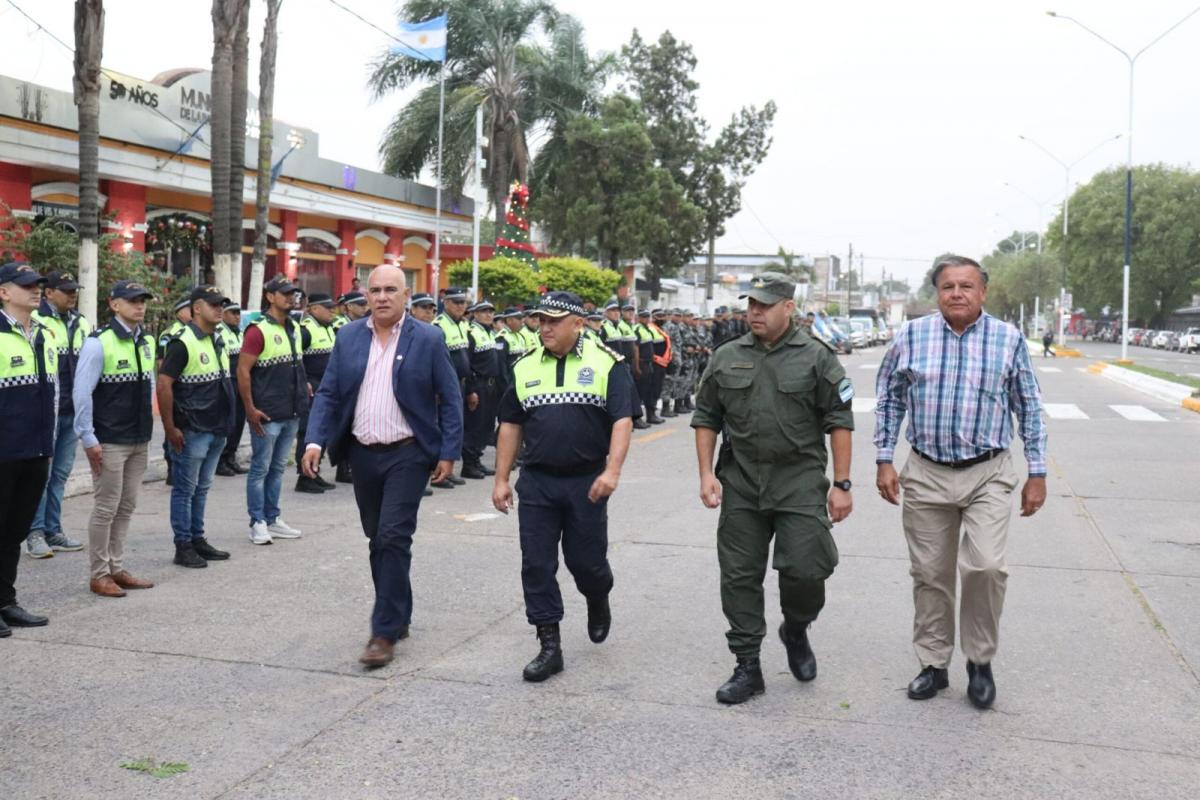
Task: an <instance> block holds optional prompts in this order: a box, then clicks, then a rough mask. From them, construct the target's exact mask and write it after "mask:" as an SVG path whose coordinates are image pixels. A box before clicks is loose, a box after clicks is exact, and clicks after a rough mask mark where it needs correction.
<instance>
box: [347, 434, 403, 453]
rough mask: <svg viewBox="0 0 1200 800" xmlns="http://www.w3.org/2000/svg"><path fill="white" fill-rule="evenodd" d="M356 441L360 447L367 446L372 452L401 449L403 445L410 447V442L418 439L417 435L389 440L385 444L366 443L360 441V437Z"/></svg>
mask: <svg viewBox="0 0 1200 800" xmlns="http://www.w3.org/2000/svg"><path fill="white" fill-rule="evenodd" d="M354 441H355V442H357V444H358V446H359V447H363V448H366V449H367V450H370V451H371V452H372V453H386V452H388V451H389V450H399V449H400V448H401V447H408V446H409V445H410V444H412V443H413V442H415V441H417V439H416V437H415V436H408V437H406V438H404V439H401V440H400V441H398V442H387V443H384V444H365V443H363V442H360V441H358V439H355V440H354Z"/></svg>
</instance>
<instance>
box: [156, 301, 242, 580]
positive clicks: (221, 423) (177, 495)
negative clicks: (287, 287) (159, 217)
mask: <svg viewBox="0 0 1200 800" xmlns="http://www.w3.org/2000/svg"><path fill="white" fill-rule="evenodd" d="M190 298H191V302H192V305H191V309H192V321H191V322H189V323H188V324H187V325H186V326H184V329H183V330H182V331H181V332H180V333H179V334H178V335H177V336H175V337H174V338H173V339H171V341H169V342H167V351H166V353H164V354H163V358H162V365H161V366H160V367H159V370H158V409H159V415H160V417H161V419H162V423H163V430H164V431H165V436H166V440H167V443H168V444H169V445H170V447H171V450H172V456H173V458H174V462H175V485H174V486H172V487H171V530H172V532H173V533H174V536H175V563H176V564H178V565H179V566H181V567H196V568H202V567H207V566H208V562H209V561H224V560H225V559H227V558H229V553H227V552H225V551H224V550H218V549H217V548H215V547H213V546H212V545H211V544H209V543H208V539H207V538H205V536H204V508H205V504H206V502H207V500H208V490H209V487H211V486H212V482H213V475H215V474H216V471H217V462H218V461H219V460H220V458H221V453H222V452H224V450H225V439H226V438H227V437H228V435H229V431H230V430H231V429H232V427H233V422H234V411H233V407H234V392H233V380H232V378H231V376H230V372H229V356H228V355H226V353H225V340H224V337H223V336H222V335H221V333H220V330H219V326H220V325H221V315H222V307H223V306H224V305H225V303H227V302H228V301H229V298H227V297H225V296H224V295H222V294H221V292H220V291H218V290H217V289H216V287H213V286H197V287H196V288H195V289H193V290H192V293H191V295H190Z"/></svg>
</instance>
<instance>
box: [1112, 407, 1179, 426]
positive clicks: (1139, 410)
mask: <svg viewBox="0 0 1200 800" xmlns="http://www.w3.org/2000/svg"><path fill="white" fill-rule="evenodd" d="M1109 408H1111V409H1112V410H1113V411H1115V412H1117V413H1118V414H1120V415H1121V416H1122V417H1124V418H1125V419H1128V420H1133V421H1134V422H1166V421H1167V420H1166V418H1165V417H1162V416H1160V415H1158V414H1156V413H1154V412H1153V411H1151V410H1150V409H1148V408H1146V407H1145V406H1109Z"/></svg>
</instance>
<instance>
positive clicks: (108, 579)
mask: <svg viewBox="0 0 1200 800" xmlns="http://www.w3.org/2000/svg"><path fill="white" fill-rule="evenodd" d="M88 586H89V587H90V588H91V590H92V591H93V592H94V593H96V594H98V595H100V596H101V597H124V596H125V590H124V589H122V588H121V587H120V586H118V585H117V582H116V581H114V580H113V576H112V575H105V576H104V577H103V578H92V582H91V583H90V584H88Z"/></svg>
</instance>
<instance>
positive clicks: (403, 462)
mask: <svg viewBox="0 0 1200 800" xmlns="http://www.w3.org/2000/svg"><path fill="white" fill-rule="evenodd" d="M350 469H351V472H352V473H353V475H354V499H355V501H356V502H357V503H358V516H359V519H361V520H362V527H363V533H365V534H366V535H367V540H368V541H369V542H370V549H371V580H373V581H374V582H375V608H374V610H373V611H372V612H371V635H372V636H382V637H384V638H386V639H389V640H391V641H393V642H394V641H396V637H397V636H398V635H399V634H400V630H401V629H402V628H403V627H404V626H405V625H408V623H409V621H410V620H411V619H412V584H411V583H410V582H409V578H408V571H409V567H410V566H411V565H412V540H413V533H414V532H415V531H416V529H417V509H418V508H419V507H420V505H421V496H422V494H423V493H424V491H425V484H426V483H427V482H428V481H429V473H430V471H431V470H432V469H433V462H431V461H430V460H429V458H428V456H426V455H425V453H424V452H422V451H421V448H419V447H417V446H416V444H415V443H410V444H408V445H407V446H404V447H397V448H394V449H391V450H383V451H377V450H370V449H368V448H367V447H365V446H363V445H360V444H357V443H355V444H353V445H351V449H350Z"/></svg>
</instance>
